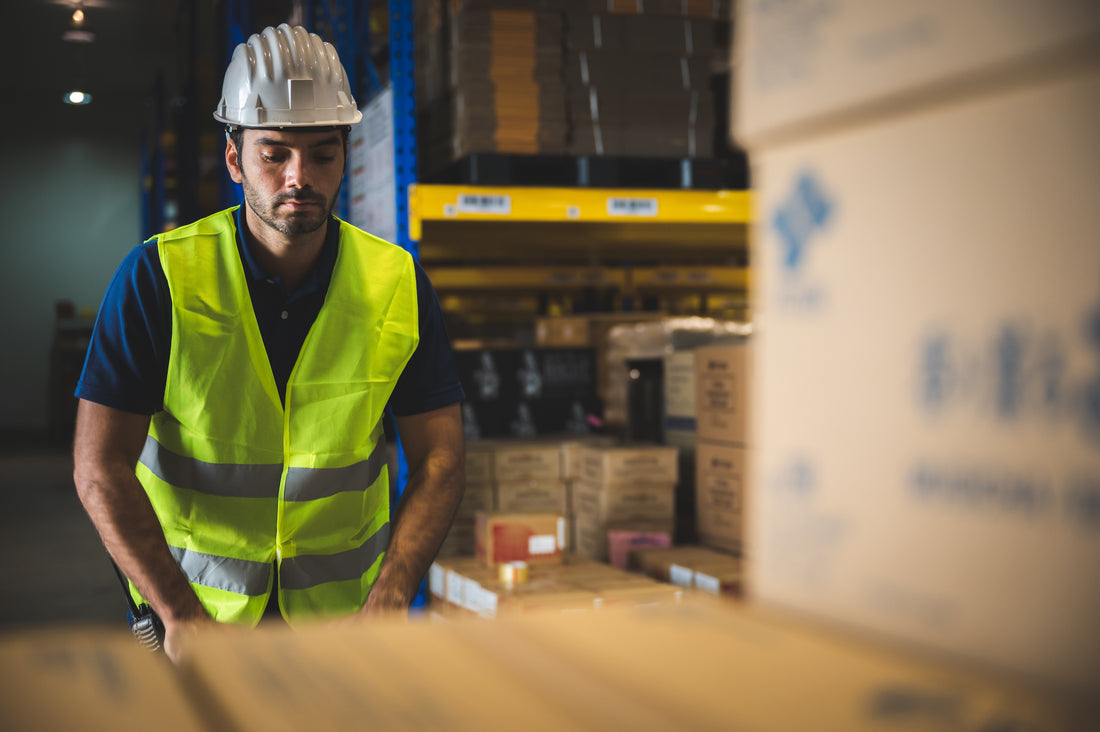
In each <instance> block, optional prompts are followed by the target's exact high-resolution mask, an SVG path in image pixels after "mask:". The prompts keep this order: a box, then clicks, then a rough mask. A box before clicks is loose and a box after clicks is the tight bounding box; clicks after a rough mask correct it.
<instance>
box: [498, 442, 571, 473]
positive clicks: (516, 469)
mask: <svg viewBox="0 0 1100 732" xmlns="http://www.w3.org/2000/svg"><path fill="white" fill-rule="evenodd" d="M488 444H489V445H490V447H491V450H492V458H491V459H492V466H493V481H494V482H497V483H502V482H510V481H517V480H549V481H556V480H560V479H561V446H560V442H558V441H535V440H532V441H527V440H496V441H492V442H490V443H488Z"/></svg>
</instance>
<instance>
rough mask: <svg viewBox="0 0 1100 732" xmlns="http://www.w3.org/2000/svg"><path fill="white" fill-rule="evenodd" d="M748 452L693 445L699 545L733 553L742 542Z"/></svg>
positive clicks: (720, 445) (719, 445)
mask: <svg viewBox="0 0 1100 732" xmlns="http://www.w3.org/2000/svg"><path fill="white" fill-rule="evenodd" d="M746 458H747V450H745V448H743V447H736V446H733V445H726V444H723V443H718V442H710V441H705V440H700V441H699V442H697V443H696V445H695V529H696V534H697V536H698V539H699V543H701V544H704V545H706V546H712V547H715V548H717V549H721V550H723V551H726V552H730V553H732V554H736V553H739V552H740V551H741V549H742V542H743V540H744V521H745V519H744V503H745V492H746V481H747V479H748V473H747V472H746V471H747V465H746Z"/></svg>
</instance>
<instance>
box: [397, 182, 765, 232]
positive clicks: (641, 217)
mask: <svg viewBox="0 0 1100 732" xmlns="http://www.w3.org/2000/svg"><path fill="white" fill-rule="evenodd" d="M750 196H751V194H750V193H749V192H748V191H700V190H675V189H668V190H666V189H634V188H524V187H514V186H499V187H494V186H461V185H458V186H452V185H435V184H425V183H418V184H415V185H411V186H409V236H410V237H411V238H412V239H414V240H417V241H419V240H420V238H421V235H422V224H423V222H425V221H456V222H458V221H504V222H507V221H511V222H516V223H518V222H528V223H538V222H544V223H549V222H560V223H568V222H578V223H613V224H631V225H635V224H637V225H645V224H653V223H659V224H670V223H672V224H745V223H747V222H748V221H749V218H750V216H751V198H750Z"/></svg>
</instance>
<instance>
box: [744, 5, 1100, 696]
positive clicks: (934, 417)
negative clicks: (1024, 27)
mask: <svg viewBox="0 0 1100 732" xmlns="http://www.w3.org/2000/svg"><path fill="white" fill-rule="evenodd" d="M1023 5H1027V3H1024V4H1023ZM977 7H979V6H974V8H975V9H976V8H977ZM1043 32H1044V31H1043V28H1042V26H1041V24H1040V27H1038V28H1037V34H1038V37H1042V35H1043ZM1098 118H1100V71H1098V70H1097V69H1096V68H1094V67H1090V66H1084V65H1083V66H1081V67H1069V66H1067V67H1066V68H1065V69H1064V70H1063V72H1062V73H1060V74H1050V75H1045V76H1043V77H1040V78H1037V79H1030V80H1028V82H1027V83H1023V82H1021V83H1019V84H1018V85H1014V86H1011V87H1005V88H999V89H994V90H990V91H989V92H988V93H985V94H981V95H975V96H973V97H972V98H969V99H966V100H958V101H956V102H954V103H951V104H939V105H929V106H927V107H925V108H922V109H919V110H914V111H913V112H912V113H911V114H908V115H906V116H902V117H896V118H891V119H884V120H879V121H878V122H877V123H876V124H867V125H862V126H859V127H853V128H851V129H847V130H837V131H835V132H833V133H831V134H828V135H822V136H821V137H818V138H813V139H807V140H805V141H802V142H799V143H792V144H790V145H788V146H786V147H781V148H775V149H771V150H762V151H760V153H759V154H758V155H757V157H756V159H755V172H754V184H755V185H756V186H757V201H758V205H759V213H758V216H757V221H758V222H759V223H758V225H757V227H756V230H755V232H754V233H755V241H756V243H757V246H758V249H757V250H756V251H757V252H758V256H757V257H756V258H755V259H754V262H755V264H756V265H757V266H758V267H759V273H760V288H759V290H757V292H758V293H759V295H760V296H759V297H758V298H757V301H756V303H755V309H756V312H757V313H758V314H759V328H758V330H757V332H756V334H755V335H754V338H755V341H754V346H753V348H754V350H755V352H756V356H757V357H756V360H755V361H756V363H755V366H756V368H755V373H756V374H757V376H758V379H757V381H756V384H755V395H756V399H755V401H754V404H753V435H754V437H753V453H752V458H753V467H751V484H752V485H753V486H757V487H759V489H758V490H754V492H753V494H752V500H751V502H750V503H749V504H748V508H749V519H748V527H749V530H750V533H749V536H748V541H749V542H750V545H751V547H752V553H753V562H752V564H751V566H750V576H749V580H750V589H751V593H752V595H753V596H754V597H755V598H756V599H758V600H760V601H762V602H766V603H769V604H773V605H781V606H784V607H787V608H792V609H795V610H798V611H801V612H805V613H810V614H813V615H815V616H821V617H824V618H827V619H829V620H830V621H836V622H843V623H846V624H848V625H849V626H855V627H859V628H862V629H864V630H866V631H868V632H874V633H878V634H882V635H888V636H891V637H894V638H900V639H904V640H906V641H908V642H910V643H914V644H919V645H921V646H924V647H929V648H935V649H942V650H946V651H949V652H951V653H955V654H959V655H960V656H966V657H969V658H971V659H974V660H976V661H978V662H982V663H987V664H993V665H995V666H997V667H999V668H1006V669H1009V670H1011V671H1014V672H1019V673H1025V674H1032V675H1038V676H1041V677H1043V678H1045V679H1048V680H1050V681H1051V682H1053V683H1057V684H1062V685H1072V686H1084V687H1086V688H1089V689H1092V690H1093V691H1094V692H1095V690H1096V688H1097V684H1098V683H1100V633H1098V632H1097V629H1096V618H1097V617H1100V582H1098V581H1097V578H1098V577H1100V530H1098V528H1100V521H1098V518H1097V517H1098V515H1100V514H1098V513H1097V511H1096V510H1095V507H1096V506H1097V505H1098V501H1100V483H1098V480H1097V476H1098V475H1100V450H1098V449H1097V446H1098V445H1100V442H1098V441H1097V435H1098V434H1100V430H1098V428H1097V425H1098V424H1100V419H1098V418H1097V409H1096V404H1097V401H1096V399H1095V395H1096V394H1097V393H1098V392H1097V373H1098V371H1097V363H1098V360H1097V355H1098V345H1097V344H1098V340H1097V335H1096V333H1097V322H1098V321H1097V312H1098V310H1097V305H1098V303H1100V279H1098V277H1097V274H1098V273H1100V247H1098V246H1097V242H1098V241H1100V219H1098V218H1097V205H1096V200H1095V199H1096V196H1095V192H1096V191H1098V190H1100V142H1098V138H1097V135H1096V123H1095V120H1096V119H1098Z"/></svg>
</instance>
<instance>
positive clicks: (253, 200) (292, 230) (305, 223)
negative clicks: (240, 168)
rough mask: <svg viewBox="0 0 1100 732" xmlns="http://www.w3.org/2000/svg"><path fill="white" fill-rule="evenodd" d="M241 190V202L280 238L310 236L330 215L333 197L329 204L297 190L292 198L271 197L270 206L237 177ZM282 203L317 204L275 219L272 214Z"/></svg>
mask: <svg viewBox="0 0 1100 732" xmlns="http://www.w3.org/2000/svg"><path fill="white" fill-rule="evenodd" d="M241 179H242V180H241V187H242V188H243V189H244V200H245V203H247V204H248V207H249V208H251V209H252V212H253V213H255V214H256V215H257V216H258V217H260V220H261V221H263V222H264V223H265V224H267V225H268V226H270V227H271V228H272V229H275V231H278V232H279V233H281V234H287V235H292V234H312V233H313V232H315V231H317V230H319V229H320V228H321V227H322V226H324V225H325V222H326V221H328V219H329V216H331V215H332V209H333V206H334V205H335V204H336V196H335V195H334V196H333V197H332V200H331V201H326V200H325V198H324V196H322V195H321V194H320V193H315V192H314V191H311V190H308V189H307V190H299V191H298V192H297V193H294V194H289V193H285V194H279V195H277V196H275V197H274V198H273V199H272V200H271V201H270V205H268V202H267V201H265V200H264V199H263V198H261V197H260V195H259V194H258V193H257V192H256V189H254V188H253V187H252V186H251V185H249V183H248V179H247V178H245V177H244V174H243V172H242V174H241ZM286 201H311V202H313V203H316V204H318V206H319V207H318V208H316V209H312V210H307V211H300V212H297V213H294V214H291V215H289V216H285V217H279V216H277V215H276V213H275V212H276V210H277V209H278V208H279V206H280V205H281V204H283V203H285V202H286Z"/></svg>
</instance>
